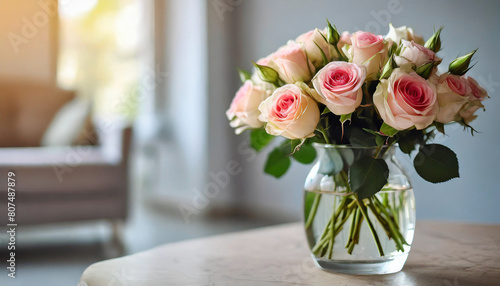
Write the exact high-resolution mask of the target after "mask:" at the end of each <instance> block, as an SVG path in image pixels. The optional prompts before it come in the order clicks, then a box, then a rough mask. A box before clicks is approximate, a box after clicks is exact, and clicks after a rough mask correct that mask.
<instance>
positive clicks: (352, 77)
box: [312, 62, 366, 115]
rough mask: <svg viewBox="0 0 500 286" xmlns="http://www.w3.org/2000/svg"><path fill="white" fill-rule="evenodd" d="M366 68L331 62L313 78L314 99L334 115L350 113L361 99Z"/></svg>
mask: <svg viewBox="0 0 500 286" xmlns="http://www.w3.org/2000/svg"><path fill="white" fill-rule="evenodd" d="M365 79H366V68H365V67H364V66H360V65H357V64H353V63H346V62H331V63H329V64H327V65H326V66H325V67H323V68H322V69H321V70H320V71H319V72H318V73H317V74H316V76H315V77H314V78H313V80H312V83H313V85H314V88H315V89H316V91H317V93H318V94H317V95H314V94H313V96H314V98H315V99H316V100H317V101H318V102H321V103H323V104H324V105H326V106H327V107H328V109H330V111H331V112H333V113H334V114H336V115H342V114H349V113H352V112H353V111H354V110H355V109H356V108H357V107H358V106H359V105H360V104H361V100H362V99H363V90H362V88H361V87H362V86H363V83H364V81H365Z"/></svg>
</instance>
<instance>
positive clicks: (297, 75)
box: [227, 23, 488, 257]
mask: <svg viewBox="0 0 500 286" xmlns="http://www.w3.org/2000/svg"><path fill="white" fill-rule="evenodd" d="M440 34H441V29H439V30H437V31H436V32H435V33H434V34H433V35H432V36H431V37H430V38H429V39H428V40H427V41H425V42H424V40H423V38H421V37H419V36H417V35H415V34H414V33H413V30H412V29H411V28H407V27H400V28H394V27H393V26H392V25H390V27H389V33H388V34H387V35H386V36H385V37H384V36H381V35H374V34H372V33H369V32H363V31H358V32H355V33H353V34H350V33H348V32H343V33H342V34H339V32H338V31H337V29H336V28H335V27H334V26H332V25H331V24H330V23H328V26H327V28H325V29H323V30H320V29H315V30H312V31H309V32H307V33H305V34H302V35H300V36H299V37H297V38H296V39H295V40H294V41H289V42H288V43H287V44H286V45H285V46H282V47H280V48H279V49H278V50H277V51H276V52H274V53H272V54H270V55H269V56H267V57H265V58H262V59H260V60H258V61H257V62H256V63H253V65H254V71H253V73H249V72H247V71H244V70H240V71H239V72H240V78H241V80H242V82H243V86H242V87H241V88H240V89H239V90H238V92H237V93H236V96H235V98H234V99H233V101H232V103H231V106H230V108H229V109H228V111H227V117H228V119H229V120H230V125H231V126H232V127H234V128H236V133H237V134H239V133H241V132H243V131H244V130H247V129H249V130H251V132H250V141H251V146H252V147H253V148H255V149H256V150H261V149H262V148H264V147H265V146H266V145H267V144H269V143H270V142H271V141H272V140H273V138H274V137H277V136H282V137H284V138H286V139H285V140H283V141H281V142H280V143H279V144H277V145H276V147H275V148H274V149H273V150H272V151H271V152H270V153H269V156H268V159H267V162H266V164H265V168H264V171H265V172H266V173H268V174H270V175H273V176H275V177H280V176H282V175H283V174H284V173H286V171H287V169H288V168H289V166H290V164H291V159H294V160H296V161H298V162H301V163H306V164H307V163H312V162H313V161H314V160H315V158H316V150H315V149H314V147H313V144H331V145H337V146H338V145H342V146H359V147H366V148H368V147H373V148H374V152H372V153H370V154H369V156H365V155H366V154H364V155H363V156H357V155H356V154H354V155H355V156H354V158H355V159H354V162H351V163H350V164H348V167H347V168H345V167H344V168H343V169H342V168H340V169H341V171H339V172H337V173H336V175H335V176H334V179H335V183H336V184H337V185H341V186H342V187H343V189H342V190H344V191H345V193H346V194H350V195H349V196H345V198H344V199H343V200H342V201H341V203H340V205H338V206H336V208H335V209H334V210H333V214H332V217H331V219H330V221H329V222H328V224H326V226H325V229H324V231H323V233H322V234H321V236H319V237H318V238H317V240H316V242H315V243H314V244H313V245H312V250H313V252H314V253H315V255H317V256H320V257H321V256H325V255H326V256H328V257H331V254H332V244H333V240H334V239H335V236H336V235H337V234H338V232H337V230H340V229H341V228H342V227H343V226H344V224H345V223H346V221H347V219H348V218H349V217H351V218H352V219H351V229H350V231H349V237H348V241H349V242H348V244H347V245H346V248H347V249H348V250H349V251H350V252H352V250H353V247H354V245H355V244H356V243H357V242H358V241H357V240H359V228H360V226H359V225H361V221H362V220H363V219H364V220H365V221H366V222H367V226H368V227H369V228H370V231H371V233H372V235H373V237H374V238H375V242H376V245H377V248H378V250H379V253H380V255H381V256H383V255H384V253H383V249H382V247H381V246H380V241H379V236H378V234H377V232H376V230H375V229H374V227H373V224H372V222H371V219H376V220H377V221H378V222H379V223H380V225H381V227H382V229H383V230H384V231H385V232H386V233H387V236H388V237H389V238H390V239H392V240H394V242H395V245H396V249H397V250H399V251H403V249H404V247H403V246H404V245H405V244H408V242H407V241H405V239H404V237H403V236H402V235H401V233H400V231H399V226H398V225H397V224H398V219H397V216H396V215H395V212H394V208H395V206H391V205H390V204H388V203H387V201H389V200H386V199H384V198H383V197H382V198H381V199H380V201H379V198H378V197H376V196H375V194H377V193H378V192H379V191H380V190H383V189H384V186H387V183H388V181H387V179H388V173H389V168H388V165H387V163H386V161H385V160H383V159H382V157H383V155H384V153H386V152H387V150H389V149H391V148H390V147H391V146H393V145H394V146H398V147H399V149H401V151H402V152H403V153H406V154H411V153H412V152H413V151H418V153H417V155H416V156H415V159H414V167H415V169H416V171H417V173H418V174H419V175H420V176H421V177H422V178H424V179H425V180H427V181H429V182H433V183H438V182H444V181H447V180H450V179H452V178H455V177H458V176H459V172H458V161H457V158H456V155H455V153H454V152H453V151H451V150H450V149H449V148H447V147H445V146H443V145H439V144H431V143H429V142H430V140H431V139H432V138H433V137H434V136H435V135H436V134H437V133H438V132H440V133H443V134H444V133H445V125H446V124H450V123H458V124H461V125H463V126H464V128H466V129H469V130H470V131H471V132H472V133H473V132H474V131H475V130H474V129H473V128H472V127H471V126H470V125H469V123H470V122H471V121H472V120H474V119H475V118H476V117H477V115H475V113H476V111H477V110H479V109H484V106H483V103H482V102H483V100H485V99H486V98H487V97H488V95H487V92H486V91H485V90H484V89H483V88H481V87H480V86H479V84H478V83H477V82H476V81H475V80H474V79H473V78H472V77H469V76H467V75H466V73H467V71H469V69H470V68H471V67H472V66H471V60H472V57H473V55H474V53H475V52H476V51H472V52H471V53H468V54H466V55H464V56H461V57H458V58H456V59H454V60H453V61H451V63H450V64H449V67H448V71H447V72H445V73H443V74H439V73H438V72H437V70H438V69H437V67H438V65H440V64H441V62H442V59H441V58H439V57H438V55H437V52H438V51H439V50H440V48H441V39H440ZM330 157H332V156H330ZM333 157H335V156H333ZM340 165H342V162H340ZM345 165H346V164H344V165H343V166H345ZM320 199H321V194H320V193H318V194H315V195H313V196H312V197H307V196H306V210H305V223H306V229H307V228H308V227H310V226H311V223H312V221H313V219H314V216H315V214H316V211H317V206H318V204H319V201H320ZM368 212H371V213H372V215H368ZM370 218H371V219H370ZM328 233H330V235H328ZM357 236H358V237H357ZM350 252H349V253H350Z"/></svg>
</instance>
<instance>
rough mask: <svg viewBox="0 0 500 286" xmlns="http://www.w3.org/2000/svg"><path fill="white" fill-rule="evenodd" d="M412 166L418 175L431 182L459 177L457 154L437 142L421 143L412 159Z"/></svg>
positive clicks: (440, 181)
mask: <svg viewBox="0 0 500 286" xmlns="http://www.w3.org/2000/svg"><path fill="white" fill-rule="evenodd" d="M413 166H414V167H415V170H416V171H417V173H418V174H419V175H420V177H422V178H423V179H424V180H426V181H429V182H431V183H442V182H446V181H448V180H451V179H453V178H458V177H460V174H459V172H458V160H457V155H456V154H455V153H454V152H453V151H451V150H450V149H449V148H448V147H445V146H443V145H439V144H426V145H423V146H422V147H421V148H420V151H419V152H418V154H417V156H416V157H415V159H414V160H413Z"/></svg>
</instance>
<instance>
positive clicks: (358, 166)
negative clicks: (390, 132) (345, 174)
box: [349, 156, 389, 200]
mask: <svg viewBox="0 0 500 286" xmlns="http://www.w3.org/2000/svg"><path fill="white" fill-rule="evenodd" d="M388 177H389V167H388V166H387V163H386V162H385V161H384V160H383V159H374V158H371V157H369V156H363V157H361V158H359V159H358V160H356V161H355V162H354V163H353V164H352V165H351V168H350V169H349V185H350V186H351V191H353V192H354V193H356V194H357V196H358V199H359V200H362V199H366V198H369V197H371V196H373V195H375V194H376V193H377V192H378V191H380V190H381V189H382V188H383V187H384V185H385V184H386V183H387V178H388Z"/></svg>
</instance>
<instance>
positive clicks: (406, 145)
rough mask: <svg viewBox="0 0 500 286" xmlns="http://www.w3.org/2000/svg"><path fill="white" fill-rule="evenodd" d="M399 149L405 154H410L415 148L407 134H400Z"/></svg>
mask: <svg viewBox="0 0 500 286" xmlns="http://www.w3.org/2000/svg"><path fill="white" fill-rule="evenodd" d="M398 145H399V149H400V150H401V152H403V153H405V154H408V155H409V154H411V152H412V151H413V150H415V142H414V141H413V140H411V139H409V138H408V137H407V136H401V137H399V140H398Z"/></svg>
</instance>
